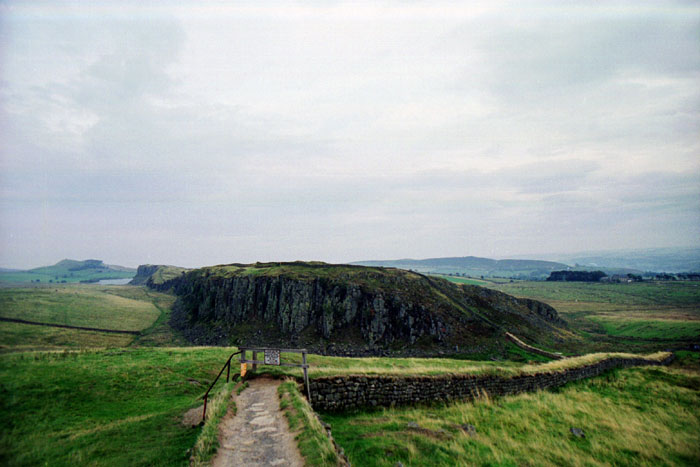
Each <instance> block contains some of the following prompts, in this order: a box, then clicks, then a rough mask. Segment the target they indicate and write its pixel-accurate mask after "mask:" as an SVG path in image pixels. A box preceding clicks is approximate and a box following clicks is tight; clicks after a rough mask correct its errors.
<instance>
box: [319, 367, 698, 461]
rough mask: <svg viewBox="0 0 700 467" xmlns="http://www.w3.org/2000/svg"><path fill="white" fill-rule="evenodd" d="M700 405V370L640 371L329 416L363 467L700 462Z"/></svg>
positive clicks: (336, 434) (337, 434)
mask: <svg viewBox="0 0 700 467" xmlns="http://www.w3.org/2000/svg"><path fill="white" fill-rule="evenodd" d="M695 358H697V356H696V357H695ZM698 404H700V373H698V372H690V371H688V370H683V369H667V368H634V369H626V370H617V371H613V372H610V373H608V374H606V375H603V376H601V377H598V378H593V379H590V380H586V381H580V382H576V383H571V384H568V385H566V386H565V387H563V388H561V389H559V390H558V391H539V392H536V393H529V394H521V395H517V396H509V397H503V398H500V399H495V400H491V399H489V398H488V397H482V398H481V399H480V400H478V401H476V402H474V403H453V404H448V405H436V406H433V407H414V408H401V409H399V408H396V409H384V410H377V411H372V412H360V413H351V414H342V415H330V414H327V415H324V416H323V419H324V420H325V421H326V422H328V423H330V424H331V426H332V429H333V435H334V437H335V438H336V440H337V441H338V443H339V444H340V445H341V446H343V447H344V449H345V452H346V454H347V455H348V457H349V458H350V461H351V462H352V464H353V465H358V466H394V465H396V463H397V462H402V463H403V464H404V465H411V466H438V465H444V466H449V465H532V466H540V465H630V466H631V465H698V463H700V435H698V433H700V414H699V413H698V411H697V410H696V408H697V406H698ZM465 424H471V425H473V426H474V427H475V428H476V433H475V434H473V435H470V434H468V433H466V432H465V431H464V430H463V429H462V428H461V426H462V425H465ZM572 427H574V428H580V429H582V430H583V431H584V433H585V438H576V437H574V436H573V435H572V434H571V432H570V431H569V429H570V428H572Z"/></svg>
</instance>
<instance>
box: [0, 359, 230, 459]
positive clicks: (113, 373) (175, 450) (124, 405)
mask: <svg viewBox="0 0 700 467" xmlns="http://www.w3.org/2000/svg"><path fill="white" fill-rule="evenodd" d="M230 353H231V350H230V349H226V348H191V349H154V348H144V349H112V350H102V351H83V352H23V353H11V354H3V355H0V381H1V382H2V383H0V384H1V386H0V391H1V392H2V397H0V404H2V405H1V407H2V413H3V415H4V420H3V429H2V433H1V434H0V464H2V465H26V466H30V465H65V466H74V465H105V466H112V465H164V466H166V465H167V466H170V465H186V464H187V463H188V458H189V454H188V453H187V451H188V450H189V449H190V448H192V446H193V445H194V442H195V439H196V438H197V436H198V434H199V431H200V430H199V429H192V428H191V427H186V426H182V425H181V424H180V420H181V417H182V415H183V414H184V413H185V412H186V411H187V410H188V409H190V408H192V407H195V406H197V405H200V404H201V400H198V399H197V398H198V397H199V396H201V395H202V394H204V391H206V388H207V386H208V383H209V382H211V381H212V380H213V378H214V377H215V376H216V373H217V372H218V370H219V369H220V367H221V365H222V363H223V362H224V361H225V360H226V358H227V357H228V355H229V354H230Z"/></svg>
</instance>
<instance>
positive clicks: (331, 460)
mask: <svg viewBox="0 0 700 467" xmlns="http://www.w3.org/2000/svg"><path fill="white" fill-rule="evenodd" d="M278 393H279V396H280V408H281V409H282V410H283V411H284V414H285V416H286V417H287V421H288V422H289V429H290V430H291V431H292V432H297V431H298V432H299V433H298V434H297V435H296V440H297V443H298V445H299V451H301V455H302V456H304V459H306V464H307V465H314V466H316V465H318V466H335V465H339V458H338V454H337V453H336V452H335V448H334V447H333V444H332V442H331V440H330V439H329V438H328V437H327V436H326V433H325V430H324V428H323V426H322V425H321V422H320V421H319V419H318V417H317V416H316V414H315V413H314V411H313V409H312V408H311V406H310V405H309V403H308V402H307V401H306V399H304V397H303V396H302V395H301V393H300V392H299V385H298V384H297V382H296V381H292V380H287V381H285V382H284V383H282V384H280V386H279V388H278Z"/></svg>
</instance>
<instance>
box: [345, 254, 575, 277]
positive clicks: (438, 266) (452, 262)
mask: <svg viewBox="0 0 700 467" xmlns="http://www.w3.org/2000/svg"><path fill="white" fill-rule="evenodd" d="M352 264H356V265H362V266H384V267H394V268H400V269H412V270H414V271H418V272H423V273H433V274H464V275H467V276H471V277H479V276H484V277H509V278H517V279H546V278H547V277H548V276H549V274H550V273H551V272H552V271H556V270H562V269H566V268H568V267H569V266H568V265H566V264H564V263H558V262H554V261H540V260H530V259H502V260H496V259H490V258H479V257H476V256H463V257H450V258H428V259H398V260H380V261H376V260H372V261H358V262H355V263H352Z"/></svg>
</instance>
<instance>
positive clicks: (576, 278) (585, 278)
mask: <svg viewBox="0 0 700 467" xmlns="http://www.w3.org/2000/svg"><path fill="white" fill-rule="evenodd" d="M605 276H606V274H605V273H604V272H603V271H552V273H551V274H550V275H549V277H548V278H547V280H548V281H565V282H599V281H600V280H601V279H602V278H603V277H605Z"/></svg>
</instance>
